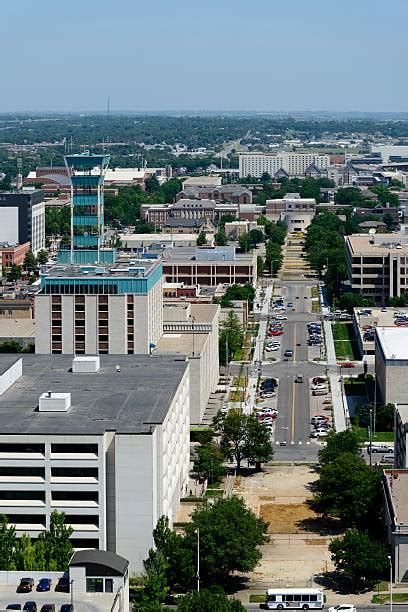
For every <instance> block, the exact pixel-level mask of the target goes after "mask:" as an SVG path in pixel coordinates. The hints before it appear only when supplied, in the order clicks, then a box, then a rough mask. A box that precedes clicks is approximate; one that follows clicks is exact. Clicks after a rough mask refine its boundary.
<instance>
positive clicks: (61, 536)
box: [38, 510, 74, 571]
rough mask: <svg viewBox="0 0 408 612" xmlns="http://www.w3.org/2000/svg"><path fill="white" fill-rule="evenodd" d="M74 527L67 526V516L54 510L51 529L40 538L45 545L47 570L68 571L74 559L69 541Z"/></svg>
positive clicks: (41, 534)
mask: <svg viewBox="0 0 408 612" xmlns="http://www.w3.org/2000/svg"><path fill="white" fill-rule="evenodd" d="M73 531H74V530H73V529H72V527H67V525H66V524H65V514H64V513H63V512H58V511H57V510H54V512H52V514H51V517H50V528H49V530H47V531H43V532H42V533H40V535H39V536H38V541H42V542H43V543H44V556H45V564H46V569H47V570H49V571H66V570H67V569H68V565H69V561H70V559H71V557H72V553H73V548H72V544H71V542H70V540H69V538H70V536H71V534H72V533H73Z"/></svg>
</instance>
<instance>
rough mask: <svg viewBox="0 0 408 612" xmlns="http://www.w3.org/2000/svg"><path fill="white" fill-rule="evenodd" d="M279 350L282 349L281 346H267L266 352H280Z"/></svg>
mask: <svg viewBox="0 0 408 612" xmlns="http://www.w3.org/2000/svg"><path fill="white" fill-rule="evenodd" d="M279 349H280V346H276V345H275V346H267V347H266V349H265V351H266V352H267V353H273V351H279Z"/></svg>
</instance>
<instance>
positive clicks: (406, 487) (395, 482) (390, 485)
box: [384, 470, 408, 527]
mask: <svg viewBox="0 0 408 612" xmlns="http://www.w3.org/2000/svg"><path fill="white" fill-rule="evenodd" d="M384 478H385V482H386V487H387V493H388V496H389V498H390V499H391V501H392V506H393V511H394V521H395V525H396V526H403V527H406V526H408V470H384Z"/></svg>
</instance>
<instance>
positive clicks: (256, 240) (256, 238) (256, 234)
mask: <svg viewBox="0 0 408 612" xmlns="http://www.w3.org/2000/svg"><path fill="white" fill-rule="evenodd" d="M249 239H250V241H251V245H252V246H253V247H257V246H258V244H260V243H261V242H263V241H264V240H265V236H264V234H263V232H262V231H261V230H259V229H256V228H255V229H251V231H250V232H249Z"/></svg>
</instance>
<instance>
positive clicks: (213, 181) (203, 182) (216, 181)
mask: <svg viewBox="0 0 408 612" xmlns="http://www.w3.org/2000/svg"><path fill="white" fill-rule="evenodd" d="M221 184H222V177H221V176H216V175H211V176H189V177H188V178H186V179H184V180H183V188H184V187H221Z"/></svg>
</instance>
